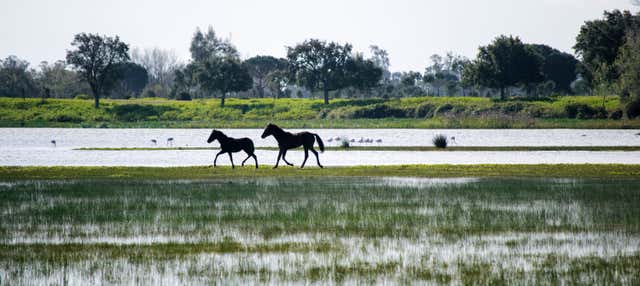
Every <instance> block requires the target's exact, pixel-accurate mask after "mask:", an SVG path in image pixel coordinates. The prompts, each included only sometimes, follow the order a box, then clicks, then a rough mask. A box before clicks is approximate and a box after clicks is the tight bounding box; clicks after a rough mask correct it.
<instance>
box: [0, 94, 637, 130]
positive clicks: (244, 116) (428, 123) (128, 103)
mask: <svg viewBox="0 0 640 286" xmlns="http://www.w3.org/2000/svg"><path fill="white" fill-rule="evenodd" d="M219 102H220V101H219V100H217V99H206V100H205V99H198V100H193V101H173V100H167V99H158V98H145V99H136V100H104V101H103V103H102V105H101V108H100V109H97V110H96V109H94V108H93V104H92V101H90V100H80V99H51V100H47V101H46V102H41V101H40V100H38V99H15V98H14V99H12V98H0V125H1V126H5V127H7V126H12V127H19V126H42V127H44V126H63V127H201V128H209V127H217V128H222V127H257V128H261V127H264V125H266V123H268V122H277V123H281V124H282V125H283V126H286V127H288V128H292V127H338V128H341V127H347V128H384V127H398V128H411V127H420V128H456V127H458V128H543V127H547V128H624V127H635V128H638V127H640V120H637V119H635V120H628V119H626V118H623V117H622V112H621V110H620V109H619V106H620V101H619V98H618V97H615V96H610V97H607V99H606V101H605V108H602V102H601V99H599V98H597V97H592V96H563V97H554V98H547V99H544V100H537V101H536V100H505V101H502V100H494V99H490V98H479V97H464V98H463V97H412V98H402V99H392V100H384V99H363V100H356V99H338V100H334V101H332V102H331V103H330V104H329V105H325V104H323V101H322V100H312V99H279V100H274V99H235V98H232V99H228V101H227V104H226V105H225V107H224V108H223V107H220V104H219Z"/></svg>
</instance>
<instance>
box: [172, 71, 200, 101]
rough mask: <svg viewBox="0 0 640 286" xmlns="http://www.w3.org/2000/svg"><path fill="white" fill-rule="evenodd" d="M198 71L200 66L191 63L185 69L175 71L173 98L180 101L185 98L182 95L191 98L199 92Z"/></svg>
mask: <svg viewBox="0 0 640 286" xmlns="http://www.w3.org/2000/svg"><path fill="white" fill-rule="evenodd" d="M197 69H198V66H197V65H196V64H195V63H190V64H188V65H186V66H185V67H184V68H182V69H178V70H176V71H175V80H174V82H173V86H172V88H171V94H172V95H171V97H172V98H176V99H178V98H181V97H183V96H182V95H184V94H188V95H189V97H191V96H192V94H194V93H195V92H196V91H197V90H198V88H199V83H198V78H197Z"/></svg>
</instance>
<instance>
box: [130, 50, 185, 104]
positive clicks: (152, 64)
mask: <svg viewBox="0 0 640 286" xmlns="http://www.w3.org/2000/svg"><path fill="white" fill-rule="evenodd" d="M131 61H132V62H134V63H136V64H139V65H141V66H143V67H144V68H145V69H146V70H147V73H148V77H149V82H148V85H149V88H150V89H153V90H157V91H159V94H158V96H161V97H169V94H170V92H171V88H172V86H173V83H174V80H175V74H176V71H177V70H179V69H180V68H182V64H181V63H180V61H179V60H178V57H177V56H176V54H175V52H174V51H168V50H162V49H159V48H152V49H144V50H139V49H134V50H133V51H132V52H131Z"/></svg>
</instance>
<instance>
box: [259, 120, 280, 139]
mask: <svg viewBox="0 0 640 286" xmlns="http://www.w3.org/2000/svg"><path fill="white" fill-rule="evenodd" d="M276 128H278V126H276V125H275V124H272V123H269V124H267V127H265V128H264V132H262V136H260V137H262V139H264V138H267V137H268V136H270V135H273V132H274V131H275V130H276Z"/></svg>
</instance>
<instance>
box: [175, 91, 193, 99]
mask: <svg viewBox="0 0 640 286" xmlns="http://www.w3.org/2000/svg"><path fill="white" fill-rule="evenodd" d="M176 100H191V94H189V93H188V92H181V93H180V94H178V97H177V98H176Z"/></svg>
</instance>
